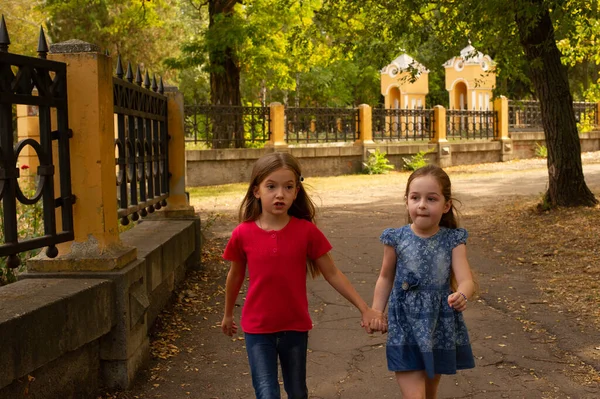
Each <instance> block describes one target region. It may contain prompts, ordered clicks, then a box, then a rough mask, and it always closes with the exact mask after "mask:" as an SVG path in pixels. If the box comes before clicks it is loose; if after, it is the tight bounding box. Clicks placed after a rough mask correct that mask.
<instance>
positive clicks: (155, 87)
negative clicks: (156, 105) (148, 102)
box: [152, 74, 158, 93]
mask: <svg viewBox="0 0 600 399" xmlns="http://www.w3.org/2000/svg"><path fill="white" fill-rule="evenodd" d="M157 90H158V85H157V84H156V74H153V75H152V91H154V92H155V93H156V91H157Z"/></svg>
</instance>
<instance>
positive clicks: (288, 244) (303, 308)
mask: <svg viewBox="0 0 600 399" xmlns="http://www.w3.org/2000/svg"><path fill="white" fill-rule="evenodd" d="M331 248H332V247H331V244H330V243H329V241H328V240H327V238H326V237H325V235H323V233H322V232H321V230H319V228H318V227H317V226H315V225H314V224H313V223H311V222H309V221H307V220H303V219H297V218H295V217H292V218H291V219H290V221H289V223H288V224H287V225H286V226H285V227H284V228H283V229H281V230H278V231H275V230H272V231H264V230H262V229H261V228H259V227H258V226H257V225H256V223H255V222H254V221H250V222H244V223H241V224H240V225H238V226H237V227H236V228H235V229H234V230H233V232H232V233H231V238H230V239H229V242H228V243H227V247H226V248H225V252H224V253H223V258H224V259H226V260H230V261H236V262H241V263H245V264H246V265H247V267H248V275H249V280H250V281H249V287H248V294H247V295H246V301H245V302H244V306H243V308H242V317H241V325H242V330H243V331H244V332H246V333H250V334H268V333H274V332H279V331H308V330H310V329H311V328H312V321H311V319H310V315H309V313H308V299H307V296H306V259H307V258H309V259H313V260H314V259H317V258H319V257H321V256H323V255H325V254H326V253H327V252H329V251H331Z"/></svg>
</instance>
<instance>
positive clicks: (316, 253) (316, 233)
mask: <svg viewBox="0 0 600 399" xmlns="http://www.w3.org/2000/svg"><path fill="white" fill-rule="evenodd" d="M308 226H309V231H308V251H307V252H308V253H307V256H308V258H309V259H311V260H316V259H318V258H320V257H321V256H323V255H325V254H326V253H327V252H329V251H331V249H332V248H333V247H332V246H331V243H330V242H329V240H328V239H327V237H325V234H323V232H322V231H321V230H320V229H319V228H318V227H317V226H316V225H315V224H314V223H311V222H308Z"/></svg>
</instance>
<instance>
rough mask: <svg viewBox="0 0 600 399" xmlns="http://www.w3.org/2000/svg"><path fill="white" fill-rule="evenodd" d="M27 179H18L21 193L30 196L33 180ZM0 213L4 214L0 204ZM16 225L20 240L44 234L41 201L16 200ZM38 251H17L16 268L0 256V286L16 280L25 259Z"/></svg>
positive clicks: (0, 238)
mask: <svg viewBox="0 0 600 399" xmlns="http://www.w3.org/2000/svg"><path fill="white" fill-rule="evenodd" d="M27 179H30V178H29V177H21V178H20V179H19V180H20V184H21V185H22V190H23V194H25V196H26V197H28V198H31V197H33V196H34V195H35V185H34V184H33V182H27V181H26V180H27ZM0 214H4V213H3V208H2V205H1V204H0ZM17 226H18V237H19V240H20V241H23V240H26V239H30V238H35V237H41V236H43V235H44V222H43V207H42V204H41V201H40V202H37V203H36V204H34V205H23V204H22V203H20V202H19V201H17ZM0 242H2V243H4V219H2V220H1V221H0ZM39 252H40V250H39V249H35V250H32V251H26V252H21V253H19V254H18V256H19V259H20V260H21V265H20V266H19V267H18V268H17V269H10V268H8V267H6V258H5V257H2V258H0V286H2V285H6V284H10V283H14V282H15V281H17V275H18V274H19V272H21V271H23V270H24V269H25V262H26V261H27V259H29V258H31V257H34V256H36V255H37V254H38V253H39Z"/></svg>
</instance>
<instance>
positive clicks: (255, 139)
mask: <svg viewBox="0 0 600 399" xmlns="http://www.w3.org/2000/svg"><path fill="white" fill-rule="evenodd" d="M270 123H271V120H270V109H269V107H254V106H251V107H244V106H237V105H208V104H193V105H186V106H185V141H186V142H188V143H195V144H198V143H200V144H203V145H205V146H206V147H207V148H230V147H235V148H244V147H251V146H252V145H255V144H257V143H265V142H267V141H269V139H270V136H271V132H270Z"/></svg>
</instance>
